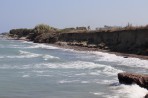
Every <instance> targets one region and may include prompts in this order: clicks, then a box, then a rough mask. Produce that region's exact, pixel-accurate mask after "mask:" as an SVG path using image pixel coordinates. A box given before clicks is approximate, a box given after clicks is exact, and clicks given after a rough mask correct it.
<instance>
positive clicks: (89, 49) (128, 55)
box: [7, 37, 148, 60]
mask: <svg viewBox="0 0 148 98" xmlns="http://www.w3.org/2000/svg"><path fill="white" fill-rule="evenodd" d="M7 40H20V41H28V42H29V40H28V39H27V38H26V37H22V38H19V39H16V38H12V37H11V38H8V39H7ZM30 42H33V41H30ZM33 43H34V42H33ZM39 44H41V43H39ZM43 44H46V45H52V46H56V47H60V48H64V49H74V50H76V51H95V52H97V51H98V52H104V53H109V54H115V55H117V56H121V57H123V58H139V59H142V60H148V56H144V55H137V54H129V53H121V52H112V51H109V50H103V49H99V48H89V47H83V46H76V45H68V44H67V42H61V41H60V42H56V43H53V44H49V43H43Z"/></svg>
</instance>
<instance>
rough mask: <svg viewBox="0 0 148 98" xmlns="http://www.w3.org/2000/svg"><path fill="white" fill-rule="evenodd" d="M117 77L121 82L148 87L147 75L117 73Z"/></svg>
mask: <svg viewBox="0 0 148 98" xmlns="http://www.w3.org/2000/svg"><path fill="white" fill-rule="evenodd" d="M118 79H119V82H120V83H121V84H129V85H130V84H134V83H135V84H137V85H139V86H141V87H143V88H146V89H148V75H144V74H134V73H118Z"/></svg>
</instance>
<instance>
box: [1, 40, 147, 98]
mask: <svg viewBox="0 0 148 98" xmlns="http://www.w3.org/2000/svg"><path fill="white" fill-rule="evenodd" d="M147 64H148V60H140V59H138V58H123V57H121V56H116V55H114V54H108V53H103V52H90V51H75V50H72V49H62V48H58V47H55V46H52V45H46V44H38V43H32V42H26V41H16V40H5V39H1V40H0V98H143V97H144V96H145V94H146V93H148V91H147V90H146V89H144V88H141V87H139V86H138V85H130V86H128V85H123V84H122V85H121V84H119V83H118V79H117V74H118V73H119V72H137V73H142V74H147V72H148V65H147Z"/></svg>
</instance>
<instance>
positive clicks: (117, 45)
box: [58, 29, 148, 55]
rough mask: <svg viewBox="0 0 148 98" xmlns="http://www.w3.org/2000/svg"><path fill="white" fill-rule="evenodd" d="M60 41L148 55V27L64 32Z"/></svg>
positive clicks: (60, 36)
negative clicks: (112, 30)
mask: <svg viewBox="0 0 148 98" xmlns="http://www.w3.org/2000/svg"><path fill="white" fill-rule="evenodd" d="M58 41H64V42H69V44H70V45H79V46H85V47H89V46H91V45H92V46H94V47H97V48H101V49H107V50H110V51H115V52H125V53H134V54H142V55H148V29H142V30H123V31H114V32H110V31H108V32H86V33H62V34H60V35H59V38H58Z"/></svg>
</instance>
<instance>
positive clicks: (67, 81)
mask: <svg viewBox="0 0 148 98" xmlns="http://www.w3.org/2000/svg"><path fill="white" fill-rule="evenodd" d="M75 82H79V80H71V81H70V80H61V81H59V82H58V83H60V84H64V83H75Z"/></svg>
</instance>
